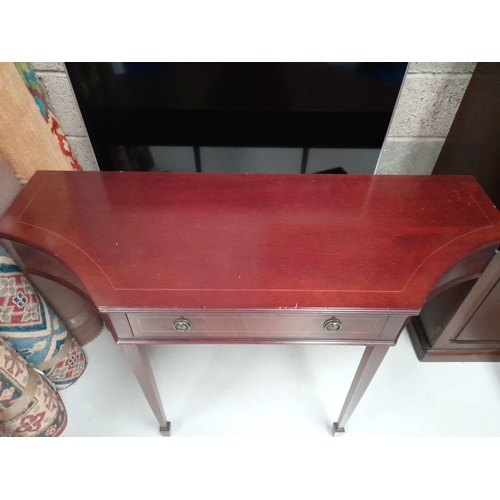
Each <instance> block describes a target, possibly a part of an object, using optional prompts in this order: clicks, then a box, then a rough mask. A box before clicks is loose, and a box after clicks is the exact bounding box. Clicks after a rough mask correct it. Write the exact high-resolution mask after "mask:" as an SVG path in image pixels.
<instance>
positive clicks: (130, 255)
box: [0, 171, 500, 434]
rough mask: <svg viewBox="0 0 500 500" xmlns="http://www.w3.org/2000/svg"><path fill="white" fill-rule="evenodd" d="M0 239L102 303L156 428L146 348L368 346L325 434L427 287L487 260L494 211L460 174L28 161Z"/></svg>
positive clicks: (498, 233)
mask: <svg viewBox="0 0 500 500" xmlns="http://www.w3.org/2000/svg"><path fill="white" fill-rule="evenodd" d="M0 237H2V238H4V239H6V240H9V243H10V245H9V247H10V248H11V251H12V252H13V253H15V257H16V258H17V259H18V261H19V262H21V263H22V265H23V267H24V270H25V272H27V273H28V274H37V275H40V276H43V277H45V278H50V279H52V280H56V281H57V282H59V283H60V284H63V285H65V286H66V287H68V288H70V289H72V290H74V291H76V292H78V293H79V294H81V295H82V296H83V297H85V298H86V299H87V300H88V301H90V302H91V303H92V304H93V305H94V306H95V307H96V309H97V310H98V311H99V312H100V313H101V314H102V316H103V317H104V319H105V321H106V324H107V326H108V328H109V330H110V332H111V333H112V335H113V337H114V339H115V341H116V343H117V344H120V345H121V346H123V348H124V349H125V352H126V354H127V357H128V359H129V361H130V364H131V367H132V369H133V370H134V372H135V375H136V376H137V379H138V381H139V383H140V385H141V387H142V390H143V392H144V394H145V396H146V398H147V400H148V402H149V404H150V406H151V409H152V410H153V412H154V414H155V416H156V418H157V419H158V422H159V424H160V431H161V432H162V433H163V434H169V432H170V423H169V422H168V421H167V419H166V418H165V414H164V410H163V405H162V403H161V400H160V396H159V393H158V389H157V386H156V383H155V380H154V376H153V372H152V370H151V366H150V364H149V361H148V358H147V354H146V351H145V346H147V345H157V344H177V343H220V344H223V343H242V344H244V343H263V344H264V343H267V344H274V343H302V344H330V345H363V346H366V349H365V352H364V354H363V357H362V360H361V363H360V365H359V368H358V370H357V372H356V375H355V377H354V381H353V382H352V385H351V388H350V390H349V393H348V395H347V399H346V401H345V404H344V407H343V408H342V410H341V413H340V416H339V418H338V420H337V422H336V423H334V424H333V433H334V434H335V433H337V432H342V431H343V430H344V426H345V424H346V422H347V420H348V419H349V417H350V416H351V414H352V412H353V411H354V409H355V407H356V405H357V404H358V402H359V401H360V399H361V397H362V395H363V393H364V392H365V390H366V389H367V387H368V385H369V383H370V381H371V379H372V377H373V376H374V374H375V372H376V370H377V368H378V367H379V365H380V363H381V362H382V360H383V358H384V356H385V354H386V353H387V351H388V349H389V347H390V346H392V345H395V344H396V341H397V339H398V336H399V334H400V332H401V330H402V329H403V327H404V325H405V323H406V322H407V320H408V319H409V318H410V317H412V316H415V315H418V314H419V311H420V310H421V308H422V306H423V304H424V302H425V301H426V299H427V297H428V296H429V295H430V294H434V295H435V294H436V293H439V291H440V290H443V289H446V287H449V286H450V284H453V283H456V282H457V280H458V281H459V280H460V279H463V276H466V275H467V274H468V273H469V274H470V273H471V272H472V271H474V272H476V273H479V274H480V273H481V272H482V271H483V270H484V269H485V268H486V266H487V265H488V262H489V261H490V260H491V258H492V256H493V254H494V252H495V249H496V248H497V247H498V245H499V244H500V213H499V212H498V210H497V209H496V208H495V206H494V205H493V203H492V202H491V201H490V200H489V198H488V197H487V196H486V195H485V193H484V192H483V191H482V189H481V188H480V187H479V185H478V184H477V183H476V182H475V180H474V179H473V178H472V177H469V176H442V177H441V176H432V177H425V176H351V175H344V176H340V175H338V176H337V175H300V176H299V175H297V176H294V175H244V174H243V175H239V174H228V175H226V174H170V173H136V172H133V173H132V172H130V173H120V172H47V171H40V172H37V173H36V174H35V175H34V176H33V178H32V179H31V180H30V181H29V183H28V184H27V185H26V187H25V188H24V189H23V191H22V192H21V194H20V195H19V196H18V197H17V198H16V200H15V201H14V202H13V203H12V205H11V207H10V208H9V209H8V211H7V212H6V213H5V215H4V216H3V218H2V219H1V220H0Z"/></svg>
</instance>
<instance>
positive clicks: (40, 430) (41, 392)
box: [0, 339, 67, 437]
mask: <svg viewBox="0 0 500 500" xmlns="http://www.w3.org/2000/svg"><path fill="white" fill-rule="evenodd" d="M66 424H67V414H66V409H65V407H64V404H63V402H62V400H61V397H60V396H59V394H58V393H57V392H56V391H55V390H54V388H53V387H52V386H51V385H50V384H49V383H48V382H47V380H45V378H44V377H43V376H42V375H40V374H39V373H37V372H36V371H35V370H34V369H33V368H32V367H31V366H29V365H28V364H27V363H26V361H25V360H24V359H23V358H22V357H21V356H19V355H18V354H17V353H16V352H15V351H14V349H12V348H11V347H10V346H9V345H8V344H7V343H6V342H4V341H3V340H1V339H0V435H2V434H3V435H4V436H13V437H22V436H29V437H34V436H38V437H49V436H59V435H60V434H61V433H62V432H63V431H64V429H65V428H66Z"/></svg>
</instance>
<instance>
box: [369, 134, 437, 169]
mask: <svg viewBox="0 0 500 500" xmlns="http://www.w3.org/2000/svg"><path fill="white" fill-rule="evenodd" d="M444 141H445V140H444V139H422V138H413V139H391V138H388V139H387V140H386V142H385V145H384V147H383V148H382V153H381V155H380V160H379V163H378V166H377V170H376V172H375V173H376V174H391V175H398V174H399V175H429V174H431V173H432V170H433V169H434V165H435V164H436V160H437V159H438V156H439V153H440V152H441V148H442V147H443V144H444Z"/></svg>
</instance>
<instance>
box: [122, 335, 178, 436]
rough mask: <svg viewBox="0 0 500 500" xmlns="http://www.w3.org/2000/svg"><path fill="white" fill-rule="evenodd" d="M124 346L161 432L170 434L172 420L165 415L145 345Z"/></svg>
mask: <svg viewBox="0 0 500 500" xmlns="http://www.w3.org/2000/svg"><path fill="white" fill-rule="evenodd" d="M122 347H123V350H124V351H125V354H126V356H127V359H128V362H129V364H130V366H131V368H132V370H133V371H134V373H135V376H136V378H137V381H138V382H139V385H140V386H141V389H142V392H143V393H144V396H146V399H147V401H148V403H149V406H150V407H151V409H152V410H153V413H154V415H155V417H156V420H158V423H159V424H160V434H161V435H162V436H170V422H168V421H167V418H166V417H165V412H164V411H163V404H162V402H161V398H160V393H159V392H158V387H157V385H156V381H155V378H154V375H153V370H152V368H151V364H150V362H149V358H148V355H147V352H146V349H145V347H144V346H142V345H124V346H122Z"/></svg>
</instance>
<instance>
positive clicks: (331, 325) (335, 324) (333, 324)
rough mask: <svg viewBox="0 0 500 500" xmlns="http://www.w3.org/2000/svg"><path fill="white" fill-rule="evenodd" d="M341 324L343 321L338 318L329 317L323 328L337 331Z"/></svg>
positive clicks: (328, 330)
mask: <svg viewBox="0 0 500 500" xmlns="http://www.w3.org/2000/svg"><path fill="white" fill-rule="evenodd" d="M341 326H342V322H341V321H340V320H338V319H329V320H327V321H325V323H324V324H323V328H324V329H325V330H326V331H327V332H336V331H338V330H340V328H341Z"/></svg>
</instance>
